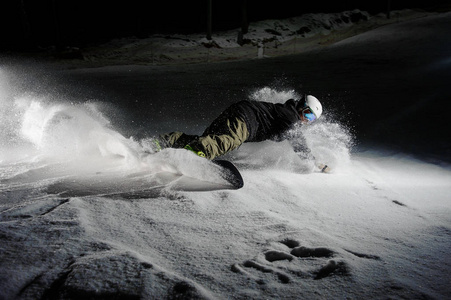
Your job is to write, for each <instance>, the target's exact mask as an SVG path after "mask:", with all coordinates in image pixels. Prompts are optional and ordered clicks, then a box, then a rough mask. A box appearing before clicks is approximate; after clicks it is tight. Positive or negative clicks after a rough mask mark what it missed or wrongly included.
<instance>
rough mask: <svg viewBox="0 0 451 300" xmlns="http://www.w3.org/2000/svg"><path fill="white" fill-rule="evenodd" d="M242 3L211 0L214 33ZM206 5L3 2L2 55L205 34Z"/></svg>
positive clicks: (338, 7) (260, 10) (279, 11)
mask: <svg viewBox="0 0 451 300" xmlns="http://www.w3.org/2000/svg"><path fill="white" fill-rule="evenodd" d="M243 1H244V0H228V1H226V0H213V8H212V10H213V31H215V30H224V29H233V28H239V27H240V24H241V3H242V2H243ZM388 2H389V1H388V0H380V1H357V0H344V1H334V2H333V3H332V4H331V3H330V1H321V0H320V1H288V0H278V1H258V0H247V17H248V21H249V22H252V21H257V20H263V19H278V18H287V17H292V16H299V15H302V14H304V13H319V12H323V13H328V12H341V11H344V10H352V9H356V8H358V9H361V10H366V11H368V12H370V13H372V14H374V13H378V12H386V11H387V7H388ZM446 2H448V1H443V0H429V1H417V0H413V1H406V0H391V1H390V7H391V8H392V9H402V8H425V9H434V8H435V7H437V6H439V5H441V4H444V3H446ZM207 3H208V0H190V1H138V0H128V1H119V2H115V1H105V0H99V1H92V0H91V1H88V0H64V1H63V0H3V1H2V4H1V15H0V22H1V23H0V28H1V31H0V33H1V36H2V39H1V44H0V49H33V48H37V47H48V46H51V45H59V46H76V47H82V46H84V45H87V44H89V43H94V42H102V41H106V40H108V39H111V38H115V37H124V36H137V37H146V36H148V35H149V34H153V33H174V32H177V33H193V32H205V31H206V23H207Z"/></svg>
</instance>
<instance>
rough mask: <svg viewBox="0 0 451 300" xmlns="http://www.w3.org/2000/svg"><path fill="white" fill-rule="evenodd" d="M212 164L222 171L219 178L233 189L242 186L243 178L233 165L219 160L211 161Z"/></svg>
mask: <svg viewBox="0 0 451 300" xmlns="http://www.w3.org/2000/svg"><path fill="white" fill-rule="evenodd" d="M212 162H213V163H214V164H216V165H218V166H220V167H221V168H222V169H223V173H222V174H221V176H222V177H223V178H224V179H225V180H227V182H229V183H230V184H231V185H232V186H233V188H235V189H237V190H238V189H240V188H242V187H243V186H244V181H243V177H242V176H241V173H240V171H239V170H238V169H237V167H235V165H234V164H233V163H231V162H230V161H228V160H221V159H218V160H213V161H212Z"/></svg>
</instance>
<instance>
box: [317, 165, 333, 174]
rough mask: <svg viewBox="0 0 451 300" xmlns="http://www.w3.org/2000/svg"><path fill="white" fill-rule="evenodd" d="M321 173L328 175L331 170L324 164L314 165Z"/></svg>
mask: <svg viewBox="0 0 451 300" xmlns="http://www.w3.org/2000/svg"><path fill="white" fill-rule="evenodd" d="M316 166H317V167H318V169H319V170H320V171H321V173H330V172H331V171H332V170H331V169H330V167H329V166H328V165H326V164H316Z"/></svg>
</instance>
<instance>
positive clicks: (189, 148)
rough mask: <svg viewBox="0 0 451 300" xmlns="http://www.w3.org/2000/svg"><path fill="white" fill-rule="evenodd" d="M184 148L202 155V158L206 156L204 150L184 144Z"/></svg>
mask: <svg viewBox="0 0 451 300" xmlns="http://www.w3.org/2000/svg"><path fill="white" fill-rule="evenodd" d="M184 148H185V149H186V150H189V151H191V152H193V153H194V154H196V155H197V156H200V157H204V158H205V157H206V155H205V153H204V152H202V151H198V150H196V149H194V148H193V147H191V146H190V145H186V146H185V147H184Z"/></svg>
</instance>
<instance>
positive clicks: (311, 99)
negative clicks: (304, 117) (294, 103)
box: [305, 95, 323, 119]
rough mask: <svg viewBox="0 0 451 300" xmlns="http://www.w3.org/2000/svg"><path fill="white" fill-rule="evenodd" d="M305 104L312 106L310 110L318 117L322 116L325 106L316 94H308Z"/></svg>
mask: <svg viewBox="0 0 451 300" xmlns="http://www.w3.org/2000/svg"><path fill="white" fill-rule="evenodd" d="M305 106H308V107H310V110H311V111H312V112H313V113H314V114H315V116H316V118H317V119H318V118H319V117H321V114H322V113H323V106H322V105H321V103H320V102H319V100H318V99H317V98H316V97H315V96H312V95H307V97H306V100H305Z"/></svg>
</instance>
